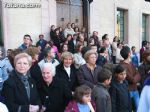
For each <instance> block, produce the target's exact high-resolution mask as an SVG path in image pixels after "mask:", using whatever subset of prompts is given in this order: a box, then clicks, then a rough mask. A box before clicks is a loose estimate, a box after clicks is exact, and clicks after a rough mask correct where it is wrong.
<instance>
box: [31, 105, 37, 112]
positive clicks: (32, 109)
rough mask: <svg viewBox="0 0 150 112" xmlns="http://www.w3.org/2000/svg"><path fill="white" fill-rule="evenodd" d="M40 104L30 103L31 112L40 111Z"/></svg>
mask: <svg viewBox="0 0 150 112" xmlns="http://www.w3.org/2000/svg"><path fill="white" fill-rule="evenodd" d="M38 111H39V106H38V105H29V112H38Z"/></svg>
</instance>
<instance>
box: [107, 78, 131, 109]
mask: <svg viewBox="0 0 150 112" xmlns="http://www.w3.org/2000/svg"><path fill="white" fill-rule="evenodd" d="M110 96H111V101H112V112H131V101H130V94H129V90H128V83H127V81H123V83H119V82H118V81H117V80H116V79H113V80H112V83H111V87H110Z"/></svg>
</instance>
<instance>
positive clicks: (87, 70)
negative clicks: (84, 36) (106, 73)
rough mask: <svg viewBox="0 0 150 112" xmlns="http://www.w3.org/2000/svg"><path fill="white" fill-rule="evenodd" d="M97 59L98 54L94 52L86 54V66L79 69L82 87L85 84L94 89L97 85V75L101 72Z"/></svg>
mask: <svg viewBox="0 0 150 112" xmlns="http://www.w3.org/2000/svg"><path fill="white" fill-rule="evenodd" d="M97 57H98V54H97V53H96V52H95V51H93V50H89V51H87V52H86V53H85V55H84V59H85V61H86V64H84V65H82V66H81V67H80V68H79V71H78V74H77V77H78V81H79V84H80V85H82V84H85V85H87V86H89V87H91V88H93V87H94V85H95V84H96V83H97V74H98V72H99V71H101V67H100V66H97V65H96V60H97Z"/></svg>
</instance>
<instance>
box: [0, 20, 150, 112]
mask: <svg viewBox="0 0 150 112" xmlns="http://www.w3.org/2000/svg"><path fill="white" fill-rule="evenodd" d="M49 37H50V39H49V41H48V40H45V39H44V35H43V34H40V35H39V40H38V41H37V42H36V44H35V45H34V44H33V42H32V38H31V36H30V35H29V34H26V35H24V37H23V43H22V44H21V45H20V46H18V48H16V49H8V50H7V53H5V49H4V48H3V47H1V49H0V102H1V103H0V110H2V109H5V110H3V112H8V111H9V112H148V110H149V111H150V108H149V106H148V105H149V103H148V102H149V101H148V100H149V98H150V97H149V96H148V91H150V89H149V85H150V77H149V74H150V49H149V48H148V42H147V41H143V42H142V48H141V49H140V52H139V53H137V52H136V47H135V46H132V47H131V48H130V47H129V46H128V45H125V44H124V42H121V41H120V40H119V39H118V37H117V36H115V37H114V38H113V42H110V40H109V35H108V34H104V35H103V36H102V37H101V38H100V37H98V32H97V31H93V34H92V35H91V37H88V35H87V33H86V29H85V28H82V29H81V30H80V29H79V27H78V26H76V25H75V23H72V24H70V23H68V24H67V26H66V28H65V29H63V28H61V27H58V28H55V25H52V26H51V30H50V35H49ZM5 54H7V55H5ZM143 109H145V110H144V111H143Z"/></svg>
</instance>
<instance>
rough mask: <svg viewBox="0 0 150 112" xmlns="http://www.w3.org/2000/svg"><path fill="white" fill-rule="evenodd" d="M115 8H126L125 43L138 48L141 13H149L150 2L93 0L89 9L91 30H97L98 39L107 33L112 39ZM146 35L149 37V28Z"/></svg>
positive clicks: (140, 0)
mask: <svg viewBox="0 0 150 112" xmlns="http://www.w3.org/2000/svg"><path fill="white" fill-rule="evenodd" d="M117 8H122V9H125V10H127V15H128V16H127V24H126V28H127V29H128V30H127V35H126V41H127V44H129V45H130V46H133V45H134V46H136V47H137V49H139V48H140V46H141V45H140V44H141V36H142V34H141V31H142V13H146V14H148V15H150V3H149V2H145V1H144V0H94V1H93V2H92V4H91V11H90V13H91V32H92V31H94V30H96V31H98V32H99V37H100V39H101V36H102V35H103V34H105V33H107V34H109V38H110V40H111V41H112V39H113V37H114V36H115V28H116V10H117ZM149 19H150V18H149ZM149 24H150V23H149ZM149 28H150V26H149ZM148 35H149V38H150V29H149V34H148Z"/></svg>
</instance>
